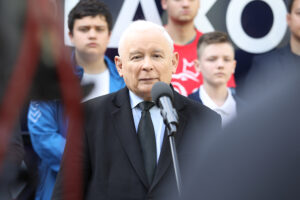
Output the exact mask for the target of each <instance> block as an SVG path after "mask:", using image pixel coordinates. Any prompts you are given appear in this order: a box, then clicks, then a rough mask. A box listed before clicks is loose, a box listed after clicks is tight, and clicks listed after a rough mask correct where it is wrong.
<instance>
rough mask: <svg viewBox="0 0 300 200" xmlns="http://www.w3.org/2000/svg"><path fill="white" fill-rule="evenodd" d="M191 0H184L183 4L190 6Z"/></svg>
mask: <svg viewBox="0 0 300 200" xmlns="http://www.w3.org/2000/svg"><path fill="white" fill-rule="evenodd" d="M190 3H191V2H190V0H182V6H183V7H189V6H190Z"/></svg>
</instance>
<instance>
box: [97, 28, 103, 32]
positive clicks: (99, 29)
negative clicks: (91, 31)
mask: <svg viewBox="0 0 300 200" xmlns="http://www.w3.org/2000/svg"><path fill="white" fill-rule="evenodd" d="M104 30H105V29H104V28H100V27H99V28H96V31H97V32H102V31H104Z"/></svg>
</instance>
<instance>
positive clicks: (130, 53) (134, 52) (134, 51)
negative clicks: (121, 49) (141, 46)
mask: <svg viewBox="0 0 300 200" xmlns="http://www.w3.org/2000/svg"><path fill="white" fill-rule="evenodd" d="M138 53H141V52H140V51H139V50H133V51H131V52H129V56H131V55H134V54H138Z"/></svg>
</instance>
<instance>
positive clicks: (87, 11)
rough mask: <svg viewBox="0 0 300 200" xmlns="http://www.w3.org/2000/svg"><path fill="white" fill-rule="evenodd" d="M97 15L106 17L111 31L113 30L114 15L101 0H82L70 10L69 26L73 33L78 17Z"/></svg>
mask: <svg viewBox="0 0 300 200" xmlns="http://www.w3.org/2000/svg"><path fill="white" fill-rule="evenodd" d="M97 15H100V16H103V17H105V20H106V22H107V25H108V29H109V32H111V30H112V16H111V13H110V11H109V10H108V8H107V6H106V5H105V4H104V3H103V2H101V1H99V0H81V1H79V2H78V3H77V4H76V6H75V7H74V8H73V9H72V10H71V11H70V13H69V16H68V27H69V31H70V33H71V34H73V28H74V23H75V20H76V19H81V18H83V17H86V16H92V17H95V16H97Z"/></svg>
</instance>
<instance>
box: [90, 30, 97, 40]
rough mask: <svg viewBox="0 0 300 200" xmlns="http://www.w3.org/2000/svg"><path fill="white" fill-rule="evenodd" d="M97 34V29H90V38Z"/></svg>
mask: <svg viewBox="0 0 300 200" xmlns="http://www.w3.org/2000/svg"><path fill="white" fill-rule="evenodd" d="M96 36H97V31H96V30H95V29H93V28H92V29H90V31H89V37H90V38H95V37H96Z"/></svg>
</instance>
